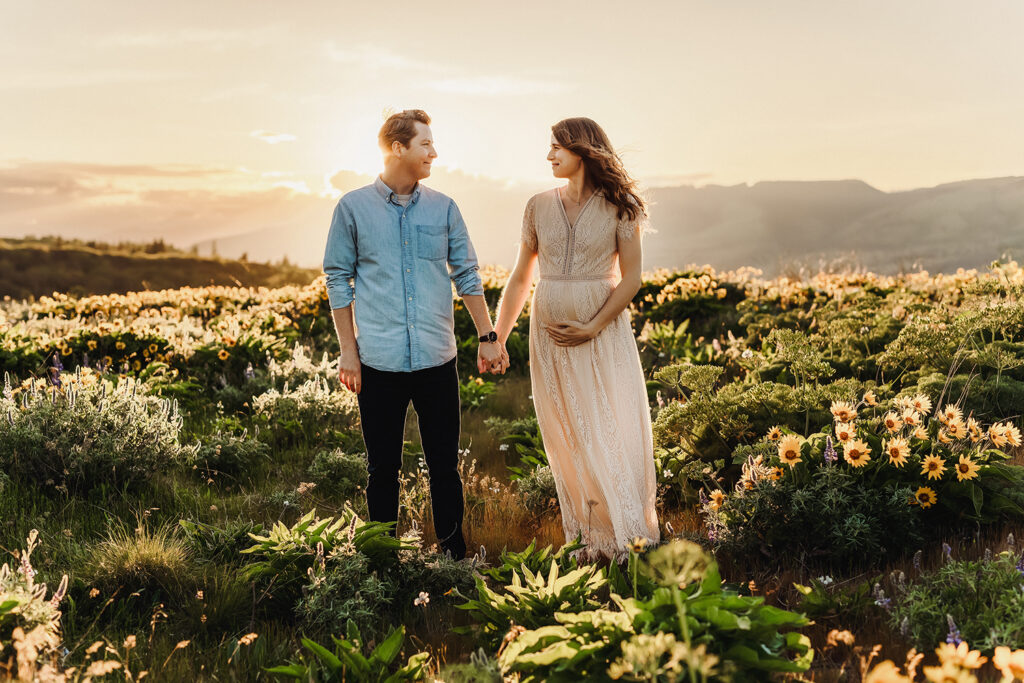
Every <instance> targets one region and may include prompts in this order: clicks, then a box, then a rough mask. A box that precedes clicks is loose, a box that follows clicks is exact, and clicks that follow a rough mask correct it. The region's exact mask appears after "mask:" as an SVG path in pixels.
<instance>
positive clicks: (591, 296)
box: [530, 279, 615, 325]
mask: <svg viewBox="0 0 1024 683" xmlns="http://www.w3.org/2000/svg"><path fill="white" fill-rule="evenodd" d="M613 289H615V281H614V280H610V279H609V280H543V279H542V280H541V281H540V282H538V283H537V290H536V291H535V292H534V295H533V307H532V308H531V313H530V320H531V321H536V322H537V323H539V324H541V325H547V324H551V323H560V322H566V321H576V322H581V323H585V322H590V320H591V319H592V318H593V317H594V316H595V315H597V312H598V311H600V310H601V307H602V306H604V302H605V301H607V300H608V295H609V294H611V292H612V290H613Z"/></svg>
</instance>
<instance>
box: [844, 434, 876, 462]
mask: <svg viewBox="0 0 1024 683" xmlns="http://www.w3.org/2000/svg"><path fill="white" fill-rule="evenodd" d="M870 453H871V447H870V446H868V445H867V443H865V442H864V441H861V440H860V439H857V440H855V441H851V442H850V443H848V444H844V445H843V459H844V460H846V462H848V463H850V464H851V465H853V466H854V467H863V466H864V465H866V464H867V463H868V461H869V460H871V455H869V454H870Z"/></svg>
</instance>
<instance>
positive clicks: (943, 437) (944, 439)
mask: <svg viewBox="0 0 1024 683" xmlns="http://www.w3.org/2000/svg"><path fill="white" fill-rule="evenodd" d="M936 438H937V439H938V440H939V443H953V439H952V438H950V436H949V432H947V431H946V428H945V427H943V428H942V429H940V430H939V434H938V436H937V437H936Z"/></svg>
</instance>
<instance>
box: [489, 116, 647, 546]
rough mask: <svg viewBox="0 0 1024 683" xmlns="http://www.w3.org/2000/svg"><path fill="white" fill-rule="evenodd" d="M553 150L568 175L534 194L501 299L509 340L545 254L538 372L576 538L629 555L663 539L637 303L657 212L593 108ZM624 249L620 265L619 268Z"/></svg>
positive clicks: (544, 426) (555, 137)
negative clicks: (632, 314)
mask: <svg viewBox="0 0 1024 683" xmlns="http://www.w3.org/2000/svg"><path fill="white" fill-rule="evenodd" d="M551 130H552V135H551V151H550V152H549V153H548V161H550V162H551V170H552V173H553V174H554V176H555V177H556V178H564V179H566V180H568V184H567V185H565V186H563V187H561V188H556V189H553V190H548V191H547V192H542V193H540V194H538V195H535V196H534V197H532V198H531V199H530V201H529V202H528V203H527V205H526V213H525V215H524V217H523V231H522V244H521V246H520V248H519V257H518V259H517V261H516V266H515V269H514V270H513V272H512V274H511V276H510V277H509V280H508V284H506V286H505V291H504V293H503V294H502V299H501V304H500V305H499V309H498V322H497V325H496V331H497V333H498V339H499V340H500V341H501V342H502V344H504V343H505V341H506V340H507V339H508V336H509V334H510V333H511V331H512V328H513V327H514V326H515V323H516V320H517V319H518V318H519V314H520V312H521V311H522V310H523V305H524V304H525V303H526V297H527V296H528V294H529V290H530V286H531V284H532V281H533V268H534V263H535V262H536V261H539V262H540V281H539V282H538V283H537V289H536V291H535V293H534V297H533V303H532V306H531V314H530V315H531V318H530V377H531V380H532V382H533V402H534V407H535V408H536V411H537V422H538V423H539V424H540V430H541V436H542V437H543V439H544V449H545V451H546V452H547V455H548V460H549V461H550V464H551V472H552V474H554V478H555V484H556V487H557V490H558V502H559V505H560V507H561V510H562V527H563V529H564V531H565V535H566V540H571V539H573V538H575V537H576V535H577V534H581V535H582V537H583V541H584V543H586V544H587V548H586V555H588V556H589V557H591V558H595V557H596V556H597V555H605V556H607V557H609V558H613V559H617V560H618V559H622V558H623V557H625V556H626V555H627V552H626V546H627V544H629V543H630V542H631V541H632V540H633V539H634V538H636V537H640V538H642V539H644V540H646V541H647V542H649V543H656V542H657V541H658V540H659V531H658V518H657V514H656V512H655V509H654V503H655V487H656V478H655V472H654V448H653V443H652V438H651V415H650V408H649V406H648V403H647V389H646V385H645V382H644V376H643V370H642V368H641V366H640V356H639V354H638V353H637V348H636V340H635V339H634V338H633V330H632V328H631V326H630V321H629V313H628V312H627V310H626V309H627V307H628V306H629V303H630V301H631V300H632V299H633V297H634V296H635V295H636V293H637V291H638V290H639V289H640V285H641V274H640V273H641V262H642V251H641V246H640V242H641V240H640V234H641V231H642V223H643V221H644V219H645V218H646V215H647V212H646V207H645V203H644V200H643V198H642V197H641V196H640V195H639V193H638V192H637V190H636V185H635V183H634V181H633V180H632V179H631V178H630V177H629V175H628V173H626V170H625V169H624V168H623V165H622V161H621V159H620V158H619V157H618V155H617V154H616V153H615V151H614V150H613V149H612V146H611V143H610V142H609V140H608V136H607V135H605V132H604V130H602V129H601V127H600V126H599V125H597V123H595V122H594V121H592V120H590V119H588V118H571V119H565V120H564V121H560V122H558V123H557V124H555V125H554V126H552V129H551ZM616 260H617V261H618V269H617V271H618V272H616Z"/></svg>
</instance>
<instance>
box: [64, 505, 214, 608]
mask: <svg viewBox="0 0 1024 683" xmlns="http://www.w3.org/2000/svg"><path fill="white" fill-rule="evenodd" d="M86 567H87V568H86V570H85V572H84V573H83V576H82V578H83V579H85V581H86V582H87V583H88V584H89V585H91V586H93V587H95V588H97V589H98V590H99V591H100V592H101V593H103V594H106V595H110V594H112V593H114V592H115V591H120V592H121V593H122V597H127V596H128V595H129V594H131V593H134V592H142V593H145V594H146V595H147V598H149V597H150V594H154V593H155V594H162V595H164V596H168V595H170V596H175V597H180V596H181V595H183V594H188V592H189V589H190V588H191V587H192V586H193V585H194V576H193V571H192V570H193V563H192V555H191V551H190V549H189V547H188V543H187V541H186V540H185V539H184V538H182V536H181V535H180V534H178V533H177V529H176V528H175V527H171V526H168V525H166V524H164V525H160V526H158V527H156V528H150V527H149V526H148V525H146V524H144V523H142V522H141V521H140V523H139V525H138V526H137V527H135V528H129V526H128V525H127V524H125V523H115V524H113V525H112V527H111V528H110V529H109V530H108V532H107V535H106V538H104V539H103V540H102V541H100V542H99V543H98V544H96V545H94V546H92V547H91V548H90V551H89V558H88V564H87V565H86Z"/></svg>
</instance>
